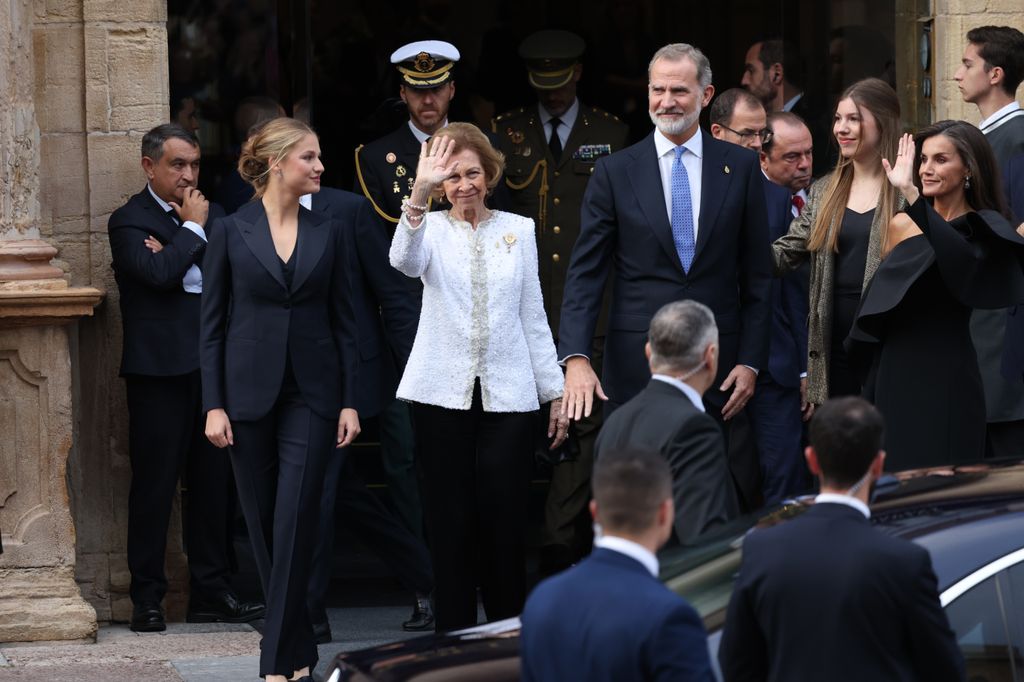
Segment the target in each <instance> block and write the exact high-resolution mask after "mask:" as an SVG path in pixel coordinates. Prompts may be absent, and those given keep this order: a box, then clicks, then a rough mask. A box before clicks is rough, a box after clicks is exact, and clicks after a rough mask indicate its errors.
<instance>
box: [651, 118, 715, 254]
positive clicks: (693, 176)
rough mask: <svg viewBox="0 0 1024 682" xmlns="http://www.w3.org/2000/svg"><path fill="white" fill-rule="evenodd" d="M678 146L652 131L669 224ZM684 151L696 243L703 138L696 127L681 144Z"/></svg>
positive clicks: (684, 164)
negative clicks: (673, 171) (684, 148)
mask: <svg viewBox="0 0 1024 682" xmlns="http://www.w3.org/2000/svg"><path fill="white" fill-rule="evenodd" d="M677 146H678V145H676V143H675V142H673V141H672V140H670V139H668V138H667V137H665V136H664V135H663V134H662V133H661V131H660V130H658V129H657V128H655V129H654V150H655V152H656V153H657V154H658V169H659V170H660V171H661V189H662V190H663V191H664V192H665V210H666V212H667V213H668V219H669V222H670V223H671V222H672V164H673V163H674V162H675V160H676V154H675V149H676V147H677ZM683 146H684V147H686V151H685V152H683V157H682V162H683V167H684V168H686V177H687V180H689V181H690V206H691V207H692V208H693V241H694V243H696V242H697V230H698V226H699V223H700V187H701V174H700V170H701V158H702V157H703V156H704V138H703V136H702V135H701V132H700V127H699V126H698V127H697V132H695V133H694V134H693V135H692V136H691V137H690V139H689V140H687V141H686V142H683Z"/></svg>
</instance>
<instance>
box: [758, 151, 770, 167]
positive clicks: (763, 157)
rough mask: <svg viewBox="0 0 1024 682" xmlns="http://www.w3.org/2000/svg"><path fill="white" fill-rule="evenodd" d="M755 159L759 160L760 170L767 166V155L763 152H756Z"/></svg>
mask: <svg viewBox="0 0 1024 682" xmlns="http://www.w3.org/2000/svg"><path fill="white" fill-rule="evenodd" d="M757 157H758V158H759V159H760V160H761V169H762V170H764V167H765V166H767V165H768V154H767V153H765V152H758V153H757Z"/></svg>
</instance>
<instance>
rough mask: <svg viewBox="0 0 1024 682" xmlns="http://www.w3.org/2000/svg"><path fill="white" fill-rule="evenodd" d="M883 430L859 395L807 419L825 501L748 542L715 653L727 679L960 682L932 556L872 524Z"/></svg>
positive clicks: (811, 457) (811, 458) (810, 453)
mask: <svg viewBox="0 0 1024 682" xmlns="http://www.w3.org/2000/svg"><path fill="white" fill-rule="evenodd" d="M882 432H883V423H882V416H881V414H879V412H878V411H877V410H876V409H875V408H874V407H872V406H871V405H870V404H869V403H867V402H866V401H865V400H862V399H861V398H855V397H847V398H837V399H834V400H829V401H827V402H826V403H825V404H824V405H822V406H821V407H820V408H819V409H818V410H817V411H816V412H815V414H814V417H813V418H812V420H811V428H810V442H811V445H810V447H808V448H807V451H806V455H807V463H808V465H809V467H810V469H811V472H812V473H814V475H816V476H817V477H818V480H819V482H820V484H821V494H820V495H818V497H817V499H816V500H815V504H814V506H813V507H811V508H810V509H809V510H807V511H806V512H804V514H803V515H801V516H799V517H798V518H796V519H794V520H792V521H788V522H786V523H782V524H779V525H777V526H772V527H769V528H764V529H761V530H754V531H753V532H751V533H750V534H749V535H747V536H746V538H745V539H744V541H743V564H742V566H741V567H740V573H739V577H738V578H737V580H736V587H735V589H734V590H733V594H732V600H731V601H730V602H729V610H728V614H727V616H726V621H725V630H724V632H723V635H722V643H721V647H720V648H719V652H718V660H719V662H720V663H721V667H722V672H723V674H724V676H725V680H726V682H739V681H741V680H769V681H772V682H783V681H785V682H800V681H801V680H824V679H827V680H830V681H832V682H844V681H845V680H850V681H851V682H852V681H854V680H894V681H895V680H907V681H910V680H928V681H929V682H944V681H947V680H948V681H950V682H952V681H954V680H963V679H964V661H963V657H962V656H961V654H960V649H959V648H958V647H957V643H956V639H955V637H954V635H953V632H952V630H950V627H949V621H948V620H947V619H946V614H945V613H944V612H943V610H942V607H941V605H940V604H939V594H938V586H937V584H936V579H935V573H934V572H933V570H932V562H931V558H930V557H929V555H928V551H927V550H926V549H924V548H923V547H920V546H918V545H916V544H914V543H912V542H908V541H906V540H903V539H900V538H894V537H892V536H890V535H886V534H884V533H882V532H879V531H877V530H875V529H874V528H873V527H872V526H871V522H870V520H869V519H870V516H871V511H870V510H869V509H868V501H869V499H870V496H871V486H872V484H873V483H874V482H875V481H876V480H877V479H878V477H879V476H880V475H881V473H882V467H883V464H884V462H885V452H884V451H882V450H881V445H882Z"/></svg>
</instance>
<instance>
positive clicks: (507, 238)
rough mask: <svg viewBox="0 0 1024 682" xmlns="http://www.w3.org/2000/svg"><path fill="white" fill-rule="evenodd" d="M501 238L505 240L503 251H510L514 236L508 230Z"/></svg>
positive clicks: (514, 241)
mask: <svg viewBox="0 0 1024 682" xmlns="http://www.w3.org/2000/svg"><path fill="white" fill-rule="evenodd" d="M502 239H504V240H505V251H506V253H512V245H513V244H515V243H516V236H515V235H514V234H513V233H511V232H509V233H508V234H506V235H505V236H504V237H502Z"/></svg>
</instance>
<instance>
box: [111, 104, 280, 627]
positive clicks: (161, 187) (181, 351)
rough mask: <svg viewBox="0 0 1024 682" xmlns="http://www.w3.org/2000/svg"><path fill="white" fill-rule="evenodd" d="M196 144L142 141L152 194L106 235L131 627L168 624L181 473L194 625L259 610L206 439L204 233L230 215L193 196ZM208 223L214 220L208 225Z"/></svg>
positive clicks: (216, 456) (159, 130)
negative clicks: (114, 314)
mask: <svg viewBox="0 0 1024 682" xmlns="http://www.w3.org/2000/svg"><path fill="white" fill-rule="evenodd" d="M199 157H200V151H199V140H198V139H196V137H195V135H193V134H192V133H191V132H189V131H187V130H185V129H184V128H182V127H181V126H180V125H177V124H166V125H160V126H157V127H156V128H154V129H152V130H150V131H149V132H148V133H146V135H145V136H144V137H143V138H142V169H143V171H144V172H145V174H146V179H147V185H146V187H145V188H144V189H143V190H142V191H141V192H139V193H138V194H136V195H135V196H133V197H132V198H131V199H129V200H128V203H126V204H125V205H124V206H122V207H121V208H119V209H117V210H116V211H114V212H113V214H111V216H110V220H109V222H108V223H107V234H108V237H109V239H110V251H111V255H112V256H113V268H114V276H115V278H116V280H117V288H118V291H119V293H120V304H121V323H122V329H123V332H124V335H123V336H124V338H123V351H122V355H121V376H123V377H124V380H125V386H126V388H127V394H128V396H127V397H128V457H129V460H130V461H131V467H132V481H131V491H130V492H129V496H128V546H127V550H128V569H129V571H130V572H131V587H130V594H131V599H132V605H133V608H132V617H131V628H132V630H135V631H136V632H154V631H160V630H163V629H164V628H165V623H164V614H163V608H162V607H161V601H162V600H163V598H164V594H165V593H166V592H167V577H166V575H165V574H164V555H165V551H166V545H167V527H168V524H169V523H170V516H171V503H172V501H173V499H174V494H175V491H176V489H177V485H178V477H179V475H180V474H181V473H182V472H184V474H185V476H186V488H187V491H188V496H187V498H186V499H187V503H186V504H185V505H184V506H185V512H186V513H185V538H186V544H187V548H188V563H189V573H190V588H191V590H190V599H189V609H188V619H189V620H190V621H193V622H209V621H227V622H246V621H250V620H253V619H255V618H259V617H261V616H262V615H263V605H262V604H255V603H245V602H240V601H239V600H238V598H237V597H236V596H235V595H234V593H233V592H232V591H231V589H230V587H229V585H228V574H229V562H228V544H229V542H230V541H231V532H230V527H231V518H230V504H229V501H230V499H231V498H230V491H231V486H232V481H231V469H230V464H229V462H228V458H227V454H226V453H224V452H220V451H218V450H217V449H216V448H214V447H213V446H212V445H211V444H210V442H209V441H208V440H207V439H206V436H205V435H204V431H203V428H204V426H203V425H204V423H205V420H204V418H203V414H202V411H201V407H202V403H201V400H202V393H201V389H200V381H199V295H200V293H201V292H202V287H203V276H202V258H203V252H204V250H205V248H206V232H205V231H204V226H206V225H208V224H209V223H210V222H212V220H213V219H214V218H217V217H220V216H222V215H223V214H224V212H223V211H222V210H221V209H220V207H219V206H217V205H216V204H210V203H209V202H207V200H206V199H205V198H204V197H203V195H202V193H201V192H200V191H199V190H198V189H196V183H197V182H198V179H199ZM208 219H209V220H208Z"/></svg>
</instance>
